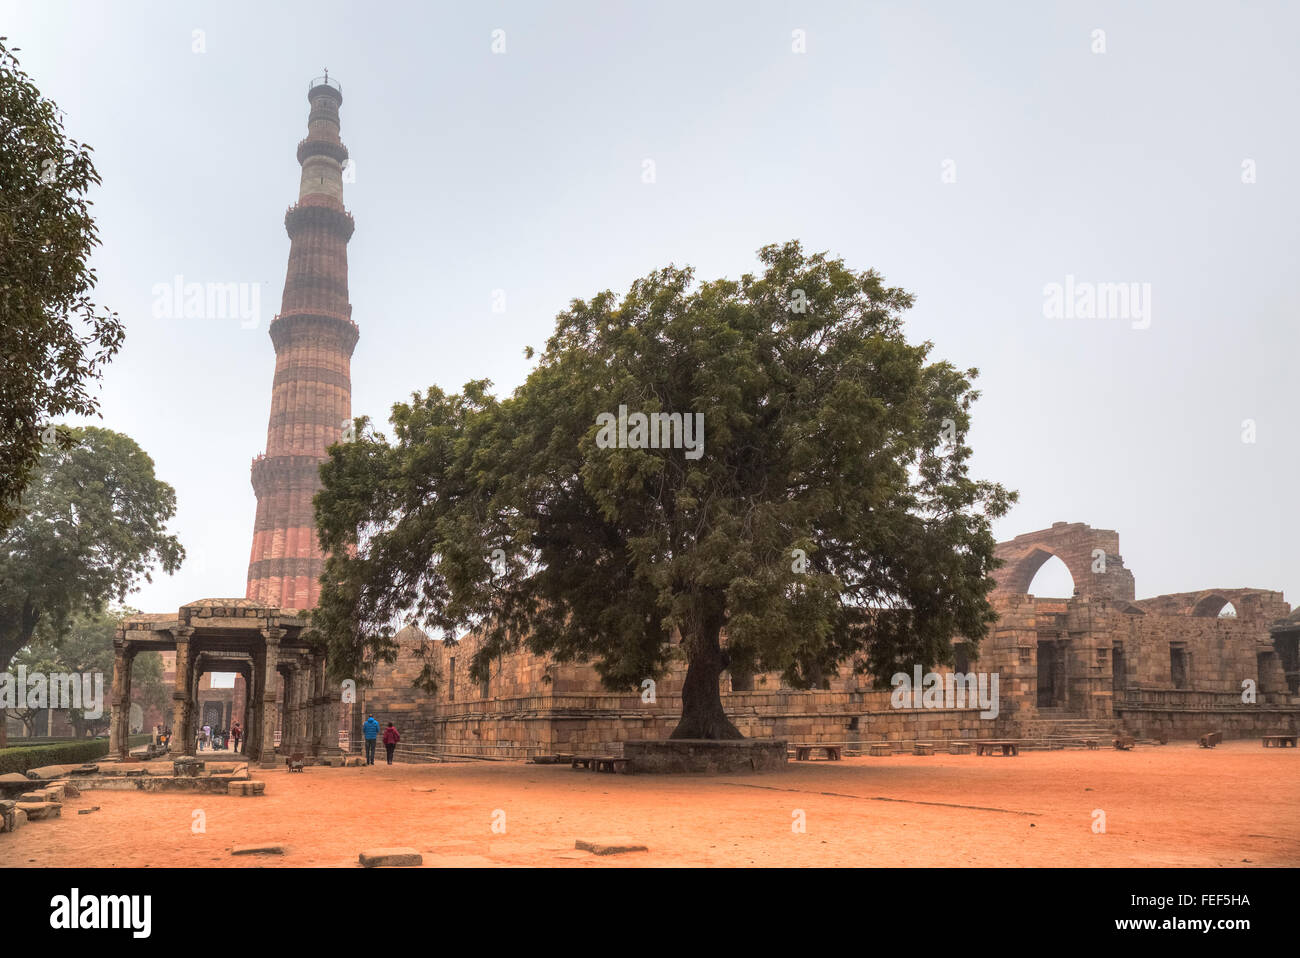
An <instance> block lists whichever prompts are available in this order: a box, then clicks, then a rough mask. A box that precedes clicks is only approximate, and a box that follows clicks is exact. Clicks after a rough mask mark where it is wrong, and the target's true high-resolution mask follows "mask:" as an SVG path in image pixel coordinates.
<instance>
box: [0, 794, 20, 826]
mask: <svg viewBox="0 0 1300 958" xmlns="http://www.w3.org/2000/svg"><path fill="white" fill-rule="evenodd" d="M17 807H18V803H17V802H10V801H0V834H2V833H4V832H12V831H13V830H14V811H15V810H16V809H17Z"/></svg>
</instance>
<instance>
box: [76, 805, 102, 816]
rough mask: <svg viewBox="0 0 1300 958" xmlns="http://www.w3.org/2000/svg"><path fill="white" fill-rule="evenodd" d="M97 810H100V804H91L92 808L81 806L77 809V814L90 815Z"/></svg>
mask: <svg viewBox="0 0 1300 958" xmlns="http://www.w3.org/2000/svg"><path fill="white" fill-rule="evenodd" d="M97 811H99V806H98V805H91V806H90V808H79V809H77V814H78V815H89V814H90V813H91V812H97Z"/></svg>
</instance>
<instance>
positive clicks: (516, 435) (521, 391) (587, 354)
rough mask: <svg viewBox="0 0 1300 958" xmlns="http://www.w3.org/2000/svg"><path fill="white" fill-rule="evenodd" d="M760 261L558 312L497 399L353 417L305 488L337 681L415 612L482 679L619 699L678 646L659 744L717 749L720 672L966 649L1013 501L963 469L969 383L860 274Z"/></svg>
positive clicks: (984, 611)
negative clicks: (466, 646)
mask: <svg viewBox="0 0 1300 958" xmlns="http://www.w3.org/2000/svg"><path fill="white" fill-rule="evenodd" d="M759 258H760V260H761V262H762V264H763V271H762V273H761V274H760V275H751V274H746V275H744V276H742V277H741V278H740V279H739V280H729V279H720V280H715V281H711V282H702V283H701V282H696V280H695V276H694V272H693V270H692V269H690V268H677V267H673V266H669V267H666V268H663V269H660V270H657V271H655V272H653V273H651V274H650V275H648V276H646V277H644V278H643V279H639V280H637V281H636V282H634V283H633V284H632V286H631V288H630V289H629V290H628V291H627V293H626V294H624V295H623V296H622V297H621V298H619V297H616V296H615V295H614V294H613V293H612V292H610V291H605V292H602V293H600V294H598V295H596V296H594V297H592V298H591V299H589V300H586V301H583V300H574V301H573V302H572V303H571V304H570V306H569V309H568V310H566V311H565V312H563V313H561V314H560V315H559V317H558V318H557V321H556V329H555V333H554V335H553V336H552V337H551V339H550V340H549V342H548V343H547V346H546V349H545V351H544V353H543V354H542V355H541V356H540V359H539V362H538V364H537V366H536V368H535V369H534V370H533V371H532V373H531V374H530V375H529V376H528V378H527V380H526V381H525V382H524V383H523V385H521V386H520V387H519V388H518V389H516V390H515V392H514V393H513V395H511V396H509V397H508V398H505V399H497V398H496V397H494V396H493V395H492V394H491V392H490V383H488V382H486V381H474V382H470V383H467V384H466V385H465V387H464V388H463V390H462V391H461V392H460V393H446V392H444V391H442V390H441V389H438V388H436V387H431V388H429V389H428V390H427V391H426V392H425V393H424V394H423V395H419V394H416V395H414V396H413V397H412V399H411V401H410V402H409V403H399V404H397V405H395V406H394V407H393V412H392V424H393V431H394V434H395V441H394V442H392V443H389V442H388V440H387V438H386V437H385V436H383V435H382V434H380V433H377V432H374V431H373V429H372V428H371V426H370V424H369V423H368V421H366V420H365V419H359V420H358V421H357V425H358V437H357V439H356V440H355V441H353V442H348V443H343V444H340V445H337V446H335V447H333V448H332V450H331V458H330V460H328V461H327V462H326V463H324V464H323V465H322V468H321V476H322V479H323V482H324V488H323V489H322V490H321V492H320V493H318V495H317V499H316V510H317V523H318V526H319V529H320V535H321V542H322V545H323V546H324V547H325V548H326V549H327V550H328V551H329V552H330V558H329V559H328V562H327V565H326V569H325V573H324V575H323V576H322V580H321V581H322V594H321V600H320V605H319V609H318V613H317V616H316V619H315V623H316V628H317V630H318V631H319V632H320V633H321V635H322V636H323V637H324V638H325V640H326V641H327V642H328V643H329V645H330V651H331V657H332V660H333V662H334V666H333V667H334V668H335V669H336V670H339V672H340V674H348V673H349V672H350V674H352V675H361V674H363V672H362V669H361V664H362V662H363V661H365V660H366V659H367V658H375V657H378V658H385V659H388V660H391V658H392V656H393V654H394V643H393V641H392V636H393V635H394V633H395V631H396V630H397V629H398V628H400V627H401V625H402V624H404V622H405V621H407V620H408V619H412V618H413V619H414V620H415V621H417V622H418V623H419V624H421V625H422V626H424V627H425V628H427V629H430V630H435V631H441V632H442V633H443V635H444V636H446V637H448V638H454V637H456V636H458V635H459V634H460V633H462V632H463V631H464V630H466V629H470V628H474V629H476V630H477V631H478V633H479V634H480V635H481V636H482V639H483V641H482V644H481V646H480V647H479V648H478V650H477V652H476V654H475V656H474V660H473V669H472V671H473V674H474V675H475V677H476V678H480V679H481V678H482V677H483V676H484V675H485V674H486V668H487V666H488V664H489V663H490V661H491V660H492V659H493V658H495V657H496V656H498V655H500V654H502V653H504V652H507V651H510V650H512V649H515V648H518V647H519V646H520V645H521V644H523V645H526V646H527V647H528V648H529V649H531V650H532V651H534V652H537V653H546V654H550V655H551V656H553V657H554V658H555V659H556V660H558V661H571V660H579V661H590V662H592V663H593V664H594V665H595V667H596V669H597V670H598V672H599V674H600V675H601V677H602V680H603V681H604V682H605V683H606V685H607V686H609V687H611V688H635V687H637V686H638V685H639V684H640V683H641V682H642V680H644V679H645V678H651V677H655V676H657V675H661V674H662V673H663V672H664V670H665V669H666V667H667V666H668V664H669V662H670V660H671V659H672V657H673V656H675V655H678V654H680V655H684V656H685V658H686V661H687V675H686V679H685V684H684V687H683V715H682V720H681V723H680V724H679V726H678V727H677V729H676V730H675V731H674V733H673V736H674V737H676V738H732V737H739V732H738V731H737V730H736V729H735V727H734V726H733V725H732V724H731V722H730V721H729V720H728V719H727V717H726V715H725V714H724V712H723V708H722V705H721V702H720V696H719V691H718V684H719V676H720V673H721V671H722V670H723V669H724V668H730V669H731V670H732V672H733V673H734V674H738V673H748V672H753V671H779V672H781V673H782V674H783V676H784V677H785V679H786V680H787V681H788V682H790V683H791V684H793V685H795V686H796V687H807V686H808V685H809V684H812V683H813V682H815V681H816V680H817V679H818V678H819V677H820V676H821V675H823V674H827V673H830V672H832V671H833V670H834V669H836V668H837V667H839V666H840V665H842V664H844V663H846V662H850V661H851V662H853V663H854V665H855V667H857V668H859V669H861V670H865V671H869V672H871V673H872V674H873V675H875V676H877V677H880V678H878V680H881V679H883V677H884V676H887V675H889V674H892V673H893V672H894V671H898V670H900V669H906V670H908V671H910V669H911V667H912V665H913V664H914V663H921V664H925V665H929V664H932V663H935V662H950V661H951V657H952V651H951V642H952V639H953V638H954V637H955V636H961V637H963V638H965V639H966V640H968V641H969V642H971V643H972V644H978V642H979V640H980V639H981V638H982V637H983V636H984V635H985V634H986V633H987V631H988V626H989V624H990V622H992V621H993V619H994V618H995V616H994V613H993V612H992V610H991V609H990V607H989V604H988V601H987V595H988V592H989V590H990V589H991V587H992V581H991V579H990V578H989V573H990V571H991V570H992V568H993V567H994V563H995V559H994V555H993V548H994V540H993V536H992V533H991V531H990V519H992V518H995V517H997V516H1000V515H1002V514H1003V513H1005V511H1006V510H1007V508H1008V507H1009V505H1010V504H1011V502H1013V501H1014V498H1015V497H1014V493H1011V492H1008V491H1007V490H1006V489H1004V488H1003V487H1002V486H1000V485H998V484H996V483H993V482H987V481H978V480H975V479H973V478H971V477H970V476H969V470H968V463H969V458H970V455H971V449H970V447H969V446H967V445H966V435H967V430H968V428H969V425H970V410H971V405H972V403H973V402H974V401H975V399H976V398H977V397H978V393H977V392H975V391H974V389H973V386H972V379H973V378H974V376H975V375H976V371H975V370H967V371H966V372H962V371H960V370H958V369H957V368H955V367H953V366H952V365H951V364H949V363H947V362H934V361H930V360H929V358H928V357H929V353H930V352H931V349H932V345H931V344H930V343H928V342H926V343H919V344H910V343H908V342H907V340H906V337H905V336H904V333H903V319H902V316H903V313H904V311H905V310H906V309H908V308H909V307H910V306H911V305H912V296H911V295H910V294H908V293H907V292H905V291H903V290H901V289H898V288H894V287H889V286H886V285H885V283H884V281H883V280H882V278H881V277H880V276H879V275H878V274H877V273H876V272H875V271H872V270H867V271H854V270H851V269H849V268H848V267H846V266H845V265H844V263H843V262H842V261H841V260H839V259H833V258H829V257H828V256H826V255H825V254H816V255H808V254H806V253H805V252H804V251H803V249H802V247H801V246H800V244H799V243H797V242H790V243H786V244H784V245H773V246H767V247H764V248H763V249H762V250H760V251H759ZM655 414H667V415H668V416H672V415H677V416H679V417H680V419H676V420H672V419H666V418H664V417H663V416H656V415H655ZM638 415H640V416H643V417H645V418H644V419H638V418H637V417H638ZM614 421H617V422H620V423H625V424H626V427H624V426H623V425H619V426H615V427H613V428H611V422H614ZM647 425H649V426H650V427H651V428H656V429H657V431H658V432H659V434H660V438H661V439H662V438H663V432H664V431H665V429H667V430H671V434H670V435H669V436H668V441H664V442H658V443H653V442H650V441H649V437H648V435H647V433H648V429H647V428H646V427H647ZM688 427H693V431H692V432H691V433H690V434H689V435H687V434H686V433H685V429H686V428H688ZM724 630H725V648H724V646H723V643H722V640H721V637H722V634H723V633H724ZM675 636H680V648H679V647H678V646H677V645H676V644H675ZM417 681H418V683H419V684H421V685H423V686H424V687H426V688H432V687H434V686H436V682H437V676H436V674H435V673H434V672H433V670H432V669H430V668H429V667H428V666H426V668H425V671H424V673H423V674H422V675H421V676H420V678H419V679H418V680H417Z"/></svg>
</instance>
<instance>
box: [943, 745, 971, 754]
mask: <svg viewBox="0 0 1300 958" xmlns="http://www.w3.org/2000/svg"><path fill="white" fill-rule="evenodd" d="M948 754H949V755H969V754H970V742H949V743H948Z"/></svg>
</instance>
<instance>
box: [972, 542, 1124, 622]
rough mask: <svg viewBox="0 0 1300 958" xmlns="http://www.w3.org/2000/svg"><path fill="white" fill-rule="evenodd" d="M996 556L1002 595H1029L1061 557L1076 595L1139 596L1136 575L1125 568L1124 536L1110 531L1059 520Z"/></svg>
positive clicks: (996, 576) (1004, 544)
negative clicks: (1037, 578)
mask: <svg viewBox="0 0 1300 958" xmlns="http://www.w3.org/2000/svg"><path fill="white" fill-rule="evenodd" d="M995 554H996V556H997V558H998V559H1000V560H1001V561H1002V563H1003V565H1002V567H1001V568H1000V569H998V570H997V571H995V572H994V573H993V577H994V580H995V581H996V582H997V591H998V592H1002V593H1011V594H1019V595H1026V594H1028V593H1029V592H1030V585H1031V583H1032V582H1033V580H1034V576H1035V575H1037V573H1038V570H1039V569H1040V568H1042V566H1043V563H1045V562H1047V560H1048V559H1049V558H1051V557H1052V556H1055V557H1057V558H1058V559H1060V560H1061V562H1062V563H1064V565H1065V568H1066V569H1067V570H1068V571H1069V573H1070V576H1071V577H1072V578H1073V579H1074V592H1075V593H1076V594H1078V595H1087V596H1101V597H1106V598H1112V599H1118V600H1122V601H1130V602H1131V601H1132V600H1133V598H1134V584H1133V573H1131V572H1130V571H1129V570H1128V569H1126V568H1124V560H1123V558H1122V557H1121V556H1120V554H1119V534H1118V533H1116V532H1114V531H1113V530H1110V529H1093V528H1092V527H1091V526H1088V525H1085V524H1083V523H1082V522H1055V523H1053V524H1052V527H1051V528H1050V529H1040V530H1038V531H1037V532H1027V533H1025V534H1023V535H1019V536H1016V537H1015V538H1014V539H1011V540H1010V541H1008V542H1000V543H998V545H997V548H996V552H995Z"/></svg>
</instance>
